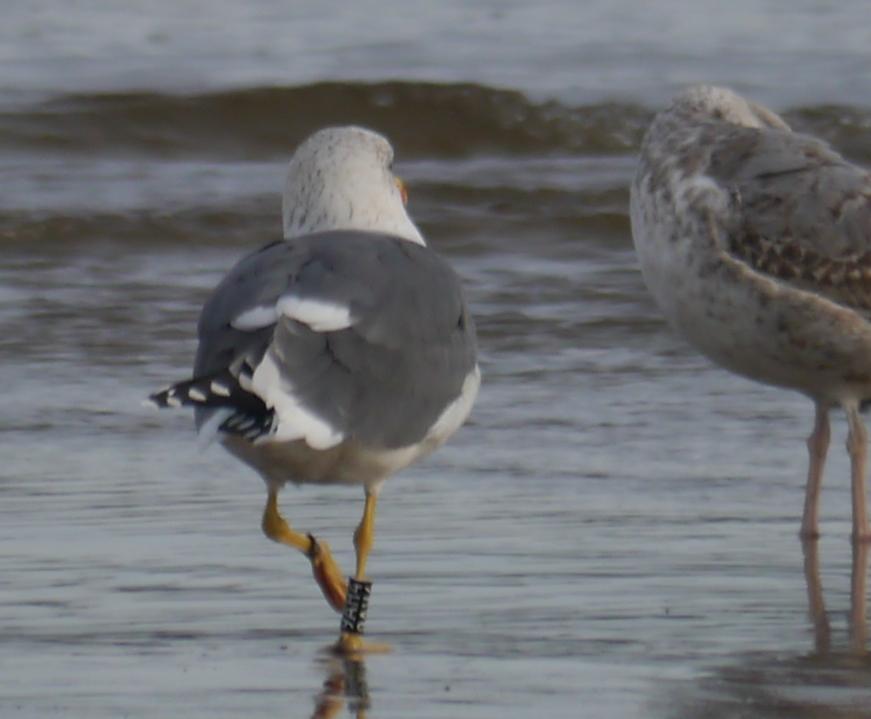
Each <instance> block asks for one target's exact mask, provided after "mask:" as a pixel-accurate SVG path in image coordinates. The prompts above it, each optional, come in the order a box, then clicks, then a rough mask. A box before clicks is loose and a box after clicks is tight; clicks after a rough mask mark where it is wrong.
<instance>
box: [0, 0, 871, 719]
mask: <svg viewBox="0 0 871 719" xmlns="http://www.w3.org/2000/svg"><path fill="white" fill-rule="evenodd" d="M378 6H379V7H380V9H381V12H380V13H379V16H380V17H382V18H385V17H386V18H389V20H388V21H386V22H385V24H384V25H383V26H382V25H376V24H374V23H371V22H369V21H366V22H363V20H365V19H366V18H368V17H369V16H368V15H361V16H360V17H357V18H354V22H349V20H348V18H347V17H345V16H341V22H338V23H337V24H333V23H334V18H335V17H336V15H337V13H339V11H338V10H335V9H333V10H330V9H329V8H326V9H321V10H318V11H310V12H309V13H308V14H304V13H302V12H301V11H300V15H299V16H298V17H295V18H293V21H292V22H291V21H285V20H284V19H280V18H279V17H278V16H277V15H276V13H278V10H276V9H275V4H273V3H269V2H265V0H264V1H261V2H258V3H248V4H246V5H245V7H247V8H250V10H249V11H246V10H244V9H243V8H242V6H236V5H234V6H233V7H230V4H225V3H220V4H218V5H217V7H218V8H219V9H218V10H214V11H213V14H212V15H210V16H209V20H208V21H207V22H205V23H204V24H202V25H201V24H199V21H198V18H201V16H202V6H201V5H197V4H196V3H176V4H168V3H162V4H159V5H158V6H157V10H154V11H149V12H148V13H144V12H143V13H142V14H140V15H136V14H134V15H127V16H125V17H126V18H127V20H128V22H126V23H125V24H124V25H123V26H119V25H118V16H117V14H114V13H110V12H108V11H102V10H99V8H97V7H96V4H89V3H80V4H79V5H77V6H76V8H75V9H74V10H71V11H69V12H59V11H57V10H58V8H57V4H56V3H50V2H43V3H21V4H19V5H13V6H12V9H11V10H10V13H11V15H10V18H11V22H7V23H6V24H4V26H3V28H2V29H0V33H2V35H0V36H2V37H3V38H4V40H6V41H8V42H5V44H4V43H0V45H3V47H5V50H4V52H5V53H6V55H5V64H4V70H3V73H2V76H0V86H2V87H4V88H5V90H6V93H5V95H4V99H3V100H2V107H3V110H2V112H0V168H2V173H3V177H4V191H3V193H2V195H0V249H2V252H0V327H2V329H3V332H2V336H0V357H2V361H0V386H2V387H3V388H4V402H3V410H2V411H0V437H2V442H3V454H2V458H3V464H2V467H0V637H2V641H0V715H2V716H4V717H5V716H15V717H43V716H52V715H65V716H76V717H78V716H82V717H119V716H129V717H151V716H185V717H207V716H208V717H222V716H227V717H230V716H239V715H240V714H242V713H251V714H253V715H257V716H259V715H266V714H267V713H268V714H275V715H281V716H291V717H309V716H319V717H329V716H341V715H351V716H354V715H355V714H357V715H360V716H363V715H364V714H365V715H366V716H368V717H370V718H371V717H400V716H401V717H407V716H414V717H446V716H449V717H469V718H477V717H528V716H531V715H533V713H534V712H538V711H542V710H544V711H547V712H548V713H549V714H550V715H552V716H557V717H562V716H567V717H569V716H584V717H586V716H590V717H614V718H619V719H622V718H624V717H668V718H671V717H681V718H683V717H697V716H700V715H707V716H711V717H761V718H768V717H771V718H774V717H778V718H779V717H786V716H789V717H816V718H830V717H838V718H841V717H864V716H871V709H869V707H871V658H869V653H868V648H869V645H868V640H867V628H866V623H865V619H864V617H865V593H866V592H865V582H864V576H863V568H865V567H866V566H867V561H868V560H867V557H865V556H859V555H857V556H853V555H852V553H851V546H850V543H849V541H848V534H849V531H850V495H849V486H848V476H849V470H848V465H847V461H846V457H845V453H844V452H843V449H842V440H843V437H844V435H845V428H844V426H843V419H842V418H836V420H835V424H834V428H833V429H834V433H835V437H834V439H835V441H833V443H832V449H831V457H830V460H829V463H828V466H827V473H826V483H825V486H824V489H823V498H822V501H823V506H822V514H821V526H822V530H823V532H824V536H823V539H822V540H821V541H820V542H819V547H818V548H817V554H818V556H815V554H814V551H813V547H812V546H811V547H804V548H803V547H802V545H801V543H800V542H799V541H798V539H797V537H796V533H797V530H798V524H799V519H800V513H801V503H802V498H803V485H804V472H805V463H806V458H805V450H804V445H803V438H804V436H805V435H806V434H807V433H808V432H809V430H810V427H811V422H812V407H811V404H810V403H809V402H808V401H806V400H804V399H802V398H800V397H798V396H794V395H791V394H788V393H784V392H780V391H777V390H774V389H771V388H767V387H761V386H757V385H754V384H751V383H749V382H747V381H744V380H742V379H739V378H737V377H733V376H731V375H729V374H727V373H725V372H723V371H721V370H718V369H717V368H715V367H713V366H711V365H710V364H709V363H707V362H706V361H705V360H703V359H702V358H700V357H698V356H697V355H696V354H695V353H694V352H693V351H692V350H691V349H689V348H688V347H687V346H686V345H685V344H684V343H683V342H682V341H681V340H680V339H679V338H677V337H675V336H674V335H673V334H672V333H671V332H670V331H669V330H668V328H667V327H666V326H665V325H664V323H663V322H662V320H661V318H660V316H659V314H658V312H657V311H656V309H655V307H653V305H652V303H651V300H650V298H649V296H648V294H647V293H646V291H645V289H644V287H643V284H642V282H641V278H640V275H639V273H638V270H637V265H636V261H635V257H634V253H633V250H632V246H631V240H630V236H629V227H628V218H627V214H626V205H627V200H628V192H627V186H628V182H629V179H630V177H631V175H632V172H633V168H634V159H633V157H634V153H635V151H636V148H637V143H638V141H639V139H640V136H641V133H642V132H643V128H644V126H645V123H646V122H647V121H648V119H649V117H650V115H651V113H652V112H653V111H654V109H655V108H656V107H657V106H659V105H660V104H661V103H662V102H664V99H665V97H666V96H667V95H668V94H669V93H670V92H671V91H672V90H673V88H674V87H675V86H677V85H679V84H681V83H683V82H684V81H688V80H692V79H714V80H719V81H724V82H729V83H730V84H733V85H735V86H736V87H739V88H741V89H744V90H747V89H748V88H750V89H753V90H755V91H756V95H755V96H756V97H757V98H758V99H761V100H764V101H767V102H772V103H774V104H775V105H776V106H777V107H778V108H779V109H784V110H786V113H787V117H788V119H789V120H790V121H791V122H792V123H794V124H795V125H796V126H797V127H800V128H802V129H807V130H810V131H813V132H816V133H819V134H822V135H824V136H825V137H827V138H828V139H829V140H830V141H832V142H833V143H834V144H835V145H836V146H837V147H839V148H840V149H841V150H842V151H844V152H845V153H846V154H847V155H848V156H850V157H852V158H853V159H855V160H857V161H860V162H868V161H869V160H871V142H869V139H868V138H869V137H871V134H869V133H868V127H869V122H871V111H869V109H868V107H867V106H864V105H862V104H857V103H855V102H854V101H853V98H854V97H867V96H868V93H867V92H864V90H863V88H865V89H868V88H867V82H868V79H867V73H866V72H865V69H866V68H867V60H868V59H869V58H868V55H869V53H871V50H869V49H868V48H869V47H871V45H869V44H868V43H867V42H865V41H864V40H867V38H864V35H863V33H864V30H863V28H864V27H865V23H864V21H863V18H864V12H865V6H864V4H861V3H858V2H857V3H851V2H846V3H838V4H820V3H811V2H807V3H792V4H787V3H768V4H764V7H763V8H762V9H760V8H758V7H756V5H754V7H755V8H756V9H754V10H752V11H751V10H750V4H749V3H738V4H737V5H735V4H733V5H731V6H730V8H731V9H730V11H729V12H728V13H726V11H719V10H710V12H712V13H720V14H719V15H716V14H715V15H714V16H712V21H711V22H707V21H706V19H705V17H704V16H703V13H702V12H701V11H700V10H689V9H688V8H689V4H686V3H682V2H669V3H664V4H662V5H661V7H662V8H664V10H663V11H662V15H661V16H657V17H656V18H654V19H650V18H649V17H648V13H647V12H646V11H645V10H644V7H646V6H642V5H641V4H639V3H634V2H630V1H629V0H626V1H625V2H621V3H616V4H615V3H607V4H605V3H602V4H597V3H592V4H589V10H588V11H586V12H587V13H588V14H586V15H584V14H583V13H580V11H577V10H573V9H572V5H571V4H569V3H560V2H555V3H551V4H549V5H545V6H540V5H539V6H536V7H541V8H543V9H542V10H541V12H542V13H544V15H535V14H533V13H532V11H531V10H530V9H529V8H531V7H532V6H529V7H528V8H526V9H524V8H523V7H521V6H520V5H519V4H515V3H504V4H501V5H500V4H498V3H492V4H489V5H488V4H480V5H478V6H476V7H479V8H481V7H483V8H485V9H483V10H475V11H472V10H470V11H466V10H464V9H463V8H462V4H460V3H450V2H449V3H442V4H441V5H440V7H441V9H440V10H438V11H436V10H432V9H430V10H427V11H426V12H423V11H422V12H421V14H420V16H419V17H417V16H416V17H413V18H410V17H408V16H407V15H403V16H401V17H398V16H397V17H394V16H393V15H391V11H392V10H393V9H394V5H393V4H391V3H379V4H378ZM65 7H66V6H65ZM143 7H144V6H143ZM151 7H152V6H149V8H151ZM212 7H215V6H212ZM319 7H320V6H319ZM658 7H660V6H658ZM693 7H694V8H698V7H701V6H698V5H696V4H694V5H693ZM787 9H788V12H787ZM579 13H580V14H579ZM361 18H363V19H361ZM542 18H544V19H542ZM717 21H719V22H717ZM557 25H558V26H560V27H562V28H563V30H561V31H560V32H559V33H556V34H555V35H554V34H548V33H547V32H545V30H546V29H547V28H550V27H556V26H557ZM772 27H783V28H785V30H784V31H783V32H779V33H775V34H774V35H773V36H768V35H767V34H766V33H768V32H769V29H770V28H772ZM10 28H11V29H10ZM203 28H205V29H203ZM664 28H667V32H666V31H665V30H664ZM848 28H849V31H847V29H848ZM449 29H455V30H456V34H454V35H451V34H450V33H449V32H448V30H449ZM787 30H789V31H791V32H787ZM28 33H29V34H28ZM396 35H399V36H400V40H397V42H396V43H393V44H391V43H390V42H388V41H387V40H388V39H389V38H391V37H395V36H396ZM762 36H765V37H766V41H765V43H764V46H760V43H759V38H760V37H762ZM809 37H812V38H813V43H809V41H808V38H809ZM506 38H508V39H509V40H512V42H508V41H507V40H506ZM603 38H605V39H608V40H609V41H608V42H606V41H605V40H604V39H603ZM863 38H864V39H863ZM213 39H214V42H210V41H211V40H213ZM207 40H209V42H207ZM521 40H522V42H521ZM754 48H755V50H754ZM736 49H740V50H741V55H740V58H739V60H738V61H736V62H732V60H733V59H734V53H735V51H736ZM751 50H752V51H753V52H751ZM754 53H755V54H754ZM639 55H642V56H643V57H644V58H645V59H646V60H648V61H645V62H644V63H640V64H639V62H638V59H637V57H638V56H639ZM754 63H755V64H754ZM579 66H583V67H584V72H580V71H579V70H578V67H579ZM751 66H752V69H753V71H752V72H751V70H750V69H748V68H750V67H751ZM796 68H800V70H801V72H798V71H796ZM169 69H172V72H169V71H168V70H169ZM545 69H546V70H547V71H546V72H545V71H544V70H545ZM833 71H837V77H838V78H840V79H839V80H838V82H829V81H827V79H829V77H830V75H829V74H830V73H831V72H833ZM360 79H362V80H365V81H367V82H365V83H361V82H356V80H360ZM324 80H341V82H336V83H333V84H321V81H324ZM394 80H396V81H395V82H394ZM423 80H429V81H434V82H423ZM455 82H459V83H461V84H453V83H455ZM466 83H474V84H466ZM863 83H864V84H863ZM497 86H498V87H497ZM831 102H835V103H837V104H836V105H830V104H829V103H831ZM347 121H354V122H361V123H364V124H369V125H372V126H374V127H377V128H379V129H382V130H384V131H385V132H387V133H388V134H389V135H390V136H391V138H393V139H394V142H395V145H396V147H397V152H398V162H397V170H398V172H399V174H401V175H402V176H403V177H404V178H405V179H406V180H407V182H408V185H409V187H410V190H411V211H412V214H413V215H414V217H415V218H417V219H418V220H419V221H420V224H421V226H422V228H423V230H424V233H425V234H426V235H427V237H429V238H430V241H431V244H433V246H435V247H436V248H437V249H438V250H439V251H441V252H442V253H443V254H444V255H445V256H447V257H448V258H449V259H450V261H451V262H452V263H453V264H454V266H455V267H456V268H457V269H458V271H459V272H460V273H461V275H462V276H463V279H464V281H465V284H466V287H467V289H468V294H469V297H470V301H471V304H472V306H473V309H474V312H475V315H476V317H477V321H478V326H479V333H480V344H481V360H482V368H483V371H484V385H483V388H482V393H481V396H480V400H479V402H478V404H477V406H476V408H475V411H474V413H473V416H472V419H471V420H470V422H469V423H468V425H467V426H466V427H464V428H463V430H462V431H461V432H460V433H459V434H458V435H457V436H456V437H455V438H454V439H453V440H452V441H451V443H450V444H449V445H448V446H446V447H444V448H443V449H442V450H440V451H439V452H437V453H436V454H435V455H434V456H432V457H431V458H430V459H428V460H427V461H425V462H424V463H422V464H420V465H419V466H416V467H413V468H411V469H409V470H407V471H406V472H404V473H402V474H400V475H399V476H397V477H395V478H393V479H391V480H390V482H388V484H387V485H386V487H385V489H384V492H383V494H382V501H381V503H380V506H379V516H378V533H377V538H376V547H375V550H374V553H373V556H372V559H371V562H370V571H371V574H372V577H373V579H374V581H375V584H374V595H373V600H372V606H371V610H370V614H369V623H368V630H369V633H370V634H371V635H372V637H373V638H374V639H377V640H381V641H387V642H389V643H390V644H392V646H393V649H394V651H393V652H392V653H391V654H388V655H384V656H371V657H368V658H367V659H366V660H365V662H362V663H353V662H341V661H338V660H335V659H332V658H330V657H328V656H326V655H325V654H324V652H323V651H322V650H323V649H324V648H325V647H326V646H327V645H328V644H329V643H330V642H331V641H332V640H333V638H334V636H335V634H336V631H337V626H338V621H337V617H336V616H335V615H334V614H332V613H331V611H330V610H329V609H328V608H327V607H326V605H325V604H324V602H323V600H322V598H321V597H320V594H319V592H318V590H317V588H316V587H315V585H314V583H313V582H312V580H311V576H310V571H309V567H308V563H307V562H306V561H305V560H304V559H303V558H302V557H300V556H298V555H296V554H295V553H293V552H291V551H287V550H284V549H283V548H281V547H278V546H277V545H273V544H270V543H269V542H267V541H266V540H265V539H264V538H263V537H262V535H261V534H260V530H259V522H260V512H261V508H262V503H263V501H264V499H265V496H264V495H265V493H264V491H263V487H262V483H261V482H260V480H259V479H258V478H257V477H256V476H254V475H253V473H252V472H250V471H249V470H247V469H246V468H245V467H243V466H242V465H241V464H238V463H236V462H235V461H234V460H232V459H231V458H230V457H229V456H228V455H225V454H223V453H222V452H221V451H220V450H219V449H218V448H214V447H213V448H210V449H208V450H206V451H201V450H200V449H198V447H197V443H196V439H195V436H194V432H193V428H192V422H191V418H190V417H189V416H187V415H185V414H184V413H183V412H179V413H156V412H153V411H150V410H147V409H144V408H142V407H141V406H140V401H141V399H142V398H143V397H144V396H145V395H147V393H148V392H149V391H151V390H153V389H155V388H158V387H160V386H162V385H164V384H165V383H166V382H168V381H171V380H173V379H180V378H182V377H184V376H185V373H186V372H187V371H188V368H189V366H190V364H191V359H192V356H193V352H194V349H195V340H194V328H195V323H196V318H197V315H198V312H199V308H200V306H201V304H202V301H203V299H204V298H205V296H206V295H207V293H208V291H209V290H210V288H211V287H212V286H213V285H214V284H215V283H216V282H217V280H218V279H219V278H220V276H221V275H222V274H223V273H224V272H225V271H226V270H227V269H228V268H229V267H230V266H232V264H233V263H234V262H235V261H236V259H238V257H239V256H240V255H241V254H243V253H244V252H246V251H247V250H249V249H251V248H253V247H256V246H258V245H260V244H263V243H265V242H268V241H271V240H273V239H275V237H276V234H277V231H278V228H279V225H280V209H279V199H278V197H279V196H278V192H279V190H280V188H281V183H282V176H283V163H284V161H285V160H286V158H287V156H288V154H289V153H290V151H291V149H292V147H293V146H294V144H295V143H296V142H298V141H299V140H300V139H301V138H302V137H303V136H304V135H305V134H306V133H307V132H309V131H310V130H311V129H313V128H315V127H317V126H320V125H323V124H327V123H335V122H347ZM281 501H282V506H283V511H284V512H285V514H286V515H287V517H288V518H289V519H290V520H291V522H293V523H294V524H295V525H296V526H297V527H298V528H299V529H301V530H303V531H312V532H315V533H316V534H318V536H320V537H323V538H326V539H327V540H329V541H330V542H331V544H332V546H333V549H334V551H335V552H336V554H337V556H338V558H339V559H340V560H341V561H342V564H343V565H344V566H345V568H348V567H350V566H351V563H352V560H353V552H352V545H351V534H352V532H353V528H354V526H355V525H356V523H357V521H358V519H359V513H360V511H361V510H362V497H361V496H359V495H358V493H357V492H356V491H354V490H348V489H341V488H317V487H304V488H302V489H299V490H295V489H292V488H288V489H287V490H286V491H285V492H284V493H283V494H282V499H281Z"/></svg>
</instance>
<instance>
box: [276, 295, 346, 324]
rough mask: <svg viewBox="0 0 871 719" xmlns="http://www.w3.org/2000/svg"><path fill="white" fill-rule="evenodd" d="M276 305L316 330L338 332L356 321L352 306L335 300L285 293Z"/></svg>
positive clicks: (284, 312)
mask: <svg viewBox="0 0 871 719" xmlns="http://www.w3.org/2000/svg"><path fill="white" fill-rule="evenodd" d="M276 307H277V310H278V312H279V313H280V314H282V315H284V316H285V317H288V318H290V319H293V320H296V321H297V322H302V323H303V324H304V325H308V326H309V327H311V328H312V329H313V330H314V331H315V332H336V331H338V330H344V329H347V328H348V327H350V326H351V325H352V324H353V323H354V322H353V320H352V319H351V308H350V307H348V306H347V305H340V304H336V303H335V302H327V301H325V300H315V299H310V298H305V297H300V296H298V295H284V297H282V298H280V299H279V300H278V305H277V306H276Z"/></svg>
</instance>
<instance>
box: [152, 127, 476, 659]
mask: <svg viewBox="0 0 871 719" xmlns="http://www.w3.org/2000/svg"><path fill="white" fill-rule="evenodd" d="M392 163H393V149H392V147H391V146H390V144H389V142H388V141H387V140H386V139H385V138H384V137H382V136H381V135H379V134H377V133H375V132H372V131H370V130H367V129H364V128H360V127H337V128H327V129H323V130H320V131H318V132H316V133H315V134H314V135H312V136H311V137H310V138H308V139H307V140H305V141H304V142H303V143H302V144H301V145H300V146H299V147H298V148H297V150H296V151H295V153H294V155H293V157H292V159H291V161H290V164H289V167H288V173H287V182H286V186H285V190H284V196H283V225H284V239H283V240H280V241H277V242H273V243H271V244H269V245H266V246H265V247H262V248H260V249H258V250H257V251H255V252H253V253H251V254H249V255H248V256H247V257H244V258H243V259H242V260H241V261H240V262H239V263H238V264H237V265H236V266H235V267H233V268H232V269H231V270H230V272H229V274H227V276H226V277H224V279H223V280H222V281H221V282H220V284H218V286H217V287H216V288H215V290H214V291H213V293H212V295H211V297H209V299H208V301H207V302H206V304H205V306H204V308H203V310H202V314H201V315H200V319H199V325H198V335H199V346H198V349H197V353H196V359H195V362H194V369H193V377H192V378H191V379H188V380H186V381H183V382H179V383H177V384H174V385H172V386H171V387H169V388H167V389H165V390H163V391H161V392H157V393H155V394H153V395H151V397H150V401H151V402H152V403H153V404H155V405H157V406H158V407H178V406H191V407H194V408H195V420H196V425H197V428H198V430H199V432H200V435H201V436H205V437H207V438H208V437H216V438H217V440H218V441H219V442H220V444H222V445H223V446H224V447H225V448H226V449H227V450H228V451H229V452H230V453H231V454H232V455H234V456H235V457H237V458H238V459H240V460H241V461H242V462H244V463H245V464H247V465H249V466H250V467H252V468H254V469H255V470H256V471H257V472H258V473H259V474H260V475H261V477H262V478H263V480H264V481H265V483H266V489H267V500H266V506H265V509H264V512H263V521H262V529H263V532H264V534H265V535H266V536H267V537H268V538H269V539H272V540H274V541H276V542H279V543H281V544H284V545H287V546H290V547H293V548H294V549H297V550H299V551H300V552H302V553H303V554H304V555H305V556H306V557H308V559H309V560H310V561H311V565H312V570H313V574H314V577H315V579H316V581H317V583H318V585H319V586H320V588H321V590H322V592H323V594H324V596H325V598H326V599H327V601H328V603H329V604H330V605H331V606H332V607H333V608H334V609H335V610H336V611H337V612H341V613H343V617H342V624H341V627H342V632H341V636H340V641H339V648H340V649H345V650H348V651H356V650H359V649H361V648H364V644H363V642H362V638H361V636H360V635H361V633H362V623H363V621H364V620H365V611H366V607H367V604H368V592H369V591H370V588H371V583H369V582H367V580H366V566H367V559H368V557H369V553H370V550H371V549H372V545H373V542H374V523H375V508H376V502H377V499H378V496H379V492H380V489H381V487H382V485H383V483H384V481H385V480H386V479H387V478H388V477H389V476H391V475H392V474H394V473H395V472H397V471H399V470H401V469H403V468H405V467H407V466H409V465H410V464H412V463H413V462H416V461H418V460H420V459H422V458H423V457H425V456H426V455H428V454H429V453H430V452H432V451H433V450H435V449H436V448H438V447H439V446H440V445H442V444H443V443H444V442H445V441H446V440H447V439H448V438H449V437H450V436H451V435H452V434H454V432H456V431H457V430H458V429H459V427H460V426H461V425H462V424H463V422H464V421H465V420H466V418H467V417H468V416H469V413H470V412H471V409H472V405H473V403H474V401H475V397H476V395H477V393H478V388H479V384H480V370H479V368H478V364H477V360H476V339H475V327H474V322H473V320H472V317H471V316H470V314H469V309H468V306H467V303H466V301H465V299H464V294H463V290H462V287H461V284H460V281H459V279H458V277H457V275H456V273H455V272H454V271H453V270H452V269H451V267H450V266H449V265H448V263H447V262H446V261H445V260H443V259H442V258H441V257H440V256H439V255H438V254H437V253H436V252H434V251H433V250H432V249H431V248H430V247H429V246H428V245H427V244H426V243H425V241H424V238H423V236H422V235H421V233H420V231H419V230H418V228H417V226H416V225H415V224H414V222H412V220H411V218H410V217H409V216H408V214H407V212H406V202H407V194H406V190H405V186H404V185H403V183H402V182H401V181H400V180H399V179H398V178H396V177H395V176H394V174H393V172H392V169H391V168H392ZM288 482H290V483H293V484H337V485H355V486H362V488H363V492H364V496H365V504H364V509H363V516H362V519H361V520H360V523H359V525H358V526H357V529H356V531H355V533H354V546H355V550H356V572H355V573H354V575H353V577H351V578H350V579H349V580H348V581H345V579H344V578H343V576H342V573H341V571H340V569H339V567H338V565H337V563H336V561H335V560H334V559H333V557H332V554H331V552H330V549H329V546H328V545H327V543H326V542H323V541H319V540H317V539H316V538H315V537H314V536H313V535H311V534H304V533H301V532H298V531H296V530H294V529H293V528H291V526H290V524H289V523H288V522H287V521H286V520H285V519H284V517H283V516H282V515H281V514H280V512H279V509H278V493H279V490H281V488H282V487H283V486H284V485H285V484H287V483H288Z"/></svg>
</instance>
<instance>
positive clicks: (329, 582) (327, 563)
mask: <svg viewBox="0 0 871 719" xmlns="http://www.w3.org/2000/svg"><path fill="white" fill-rule="evenodd" d="M308 538H309V540H310V541H311V549H310V550H309V552H308V558H309V560H310V561H311V563H312V574H314V577H315V581H316V582H317V583H318V586H319V587H320V588H321V591H322V592H323V593H324V597H325V598H326V600H327V602H328V603H329V605H330V606H331V607H332V608H333V609H335V610H336V611H337V612H338V613H339V614H341V613H342V610H343V609H344V608H345V596H346V595H347V593H348V585H347V583H346V582H345V580H344V578H343V577H342V570H341V569H339V565H338V564H336V560H335V559H333V553H332V552H331V551H330V545H329V544H327V543H326V542H319V541H318V540H317V539H315V538H314V537H313V536H312V535H311V534H309V535H308Z"/></svg>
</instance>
